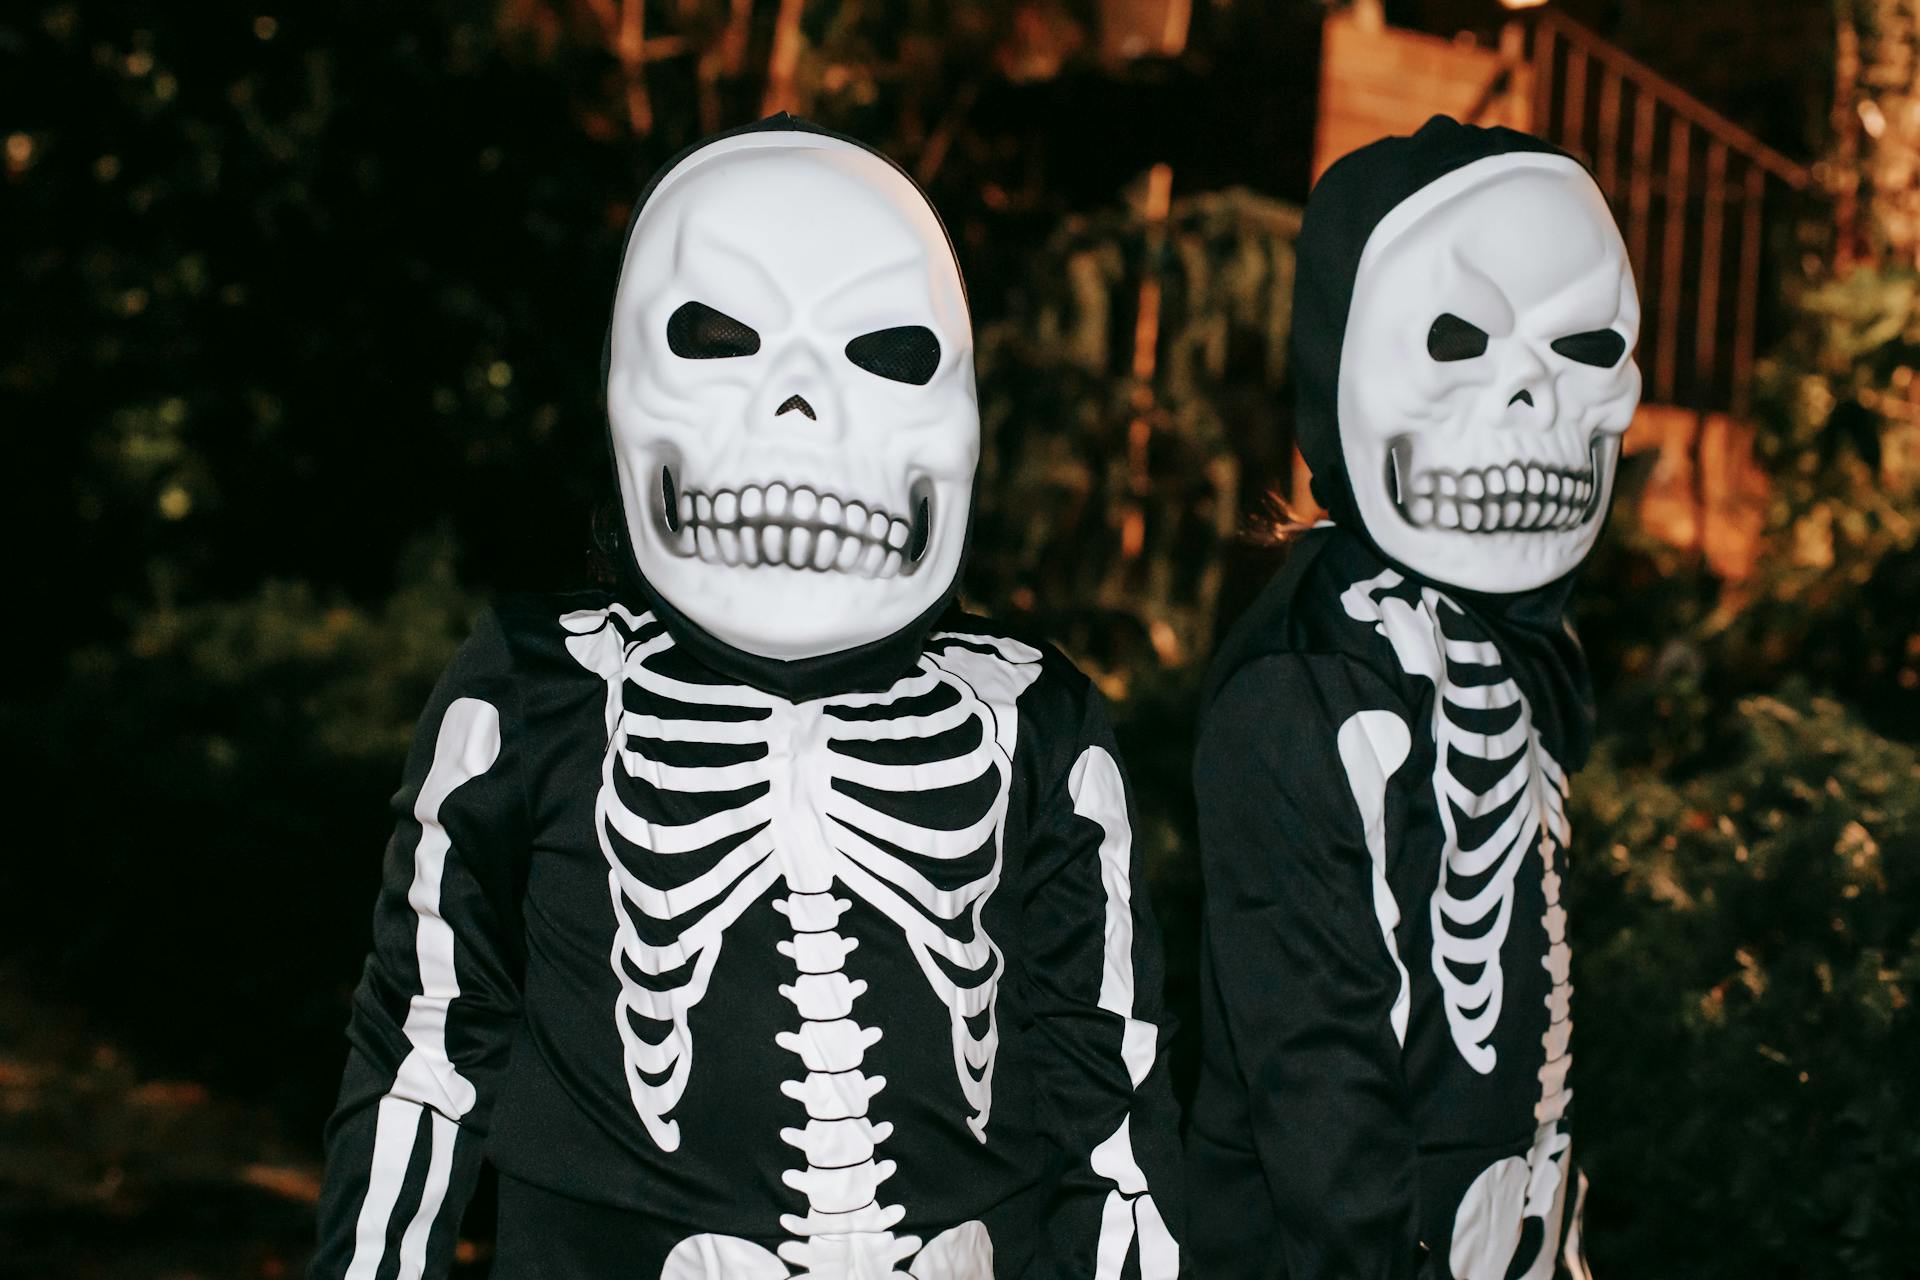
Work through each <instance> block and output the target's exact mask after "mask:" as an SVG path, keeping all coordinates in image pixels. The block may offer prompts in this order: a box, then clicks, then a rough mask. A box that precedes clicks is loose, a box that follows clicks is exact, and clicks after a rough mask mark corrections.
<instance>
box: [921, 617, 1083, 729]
mask: <svg viewBox="0 0 1920 1280" xmlns="http://www.w3.org/2000/svg"><path fill="white" fill-rule="evenodd" d="M927 649H928V652H929V653H932V654H934V655H936V660H937V661H939V662H941V664H942V665H943V666H948V667H949V669H952V668H953V658H954V650H956V649H957V650H961V651H964V652H970V653H975V654H978V655H980V656H981V657H982V658H985V659H987V660H988V662H989V663H990V666H991V668H996V669H997V671H996V672H995V674H996V676H997V677H998V678H1001V679H1004V680H1005V681H1006V683H1005V684H1004V685H1003V686H1002V687H1003V688H1004V689H1005V690H1006V693H1007V694H1008V695H1011V698H1010V700H1011V701H1012V702H1013V704H1014V706H1015V708H1016V710H1017V713H1018V718H1017V722H1016V729H1017V740H1016V741H1017V746H1018V749H1019V752H1020V754H1022V755H1025V756H1028V757H1035V756H1050V755H1052V754H1054V753H1055V752H1061V753H1065V752H1068V751H1076V752H1077V751H1078V749H1079V747H1078V746H1076V745H1075V744H1080V745H1084V741H1083V740H1084V739H1085V737H1086V736H1087V733H1088V729H1089V724H1090V722H1092V721H1096V720H1097V721H1098V723H1099V724H1100V725H1101V726H1102V727H1103V728H1104V725H1105V719H1106V701H1105V699H1104V698H1103V697H1102V696H1101V694H1100V690H1099V688H1098V687H1097V686H1096V685H1095V684H1094V682H1093V681H1092V679H1090V678H1089V677H1088V676H1087V674H1086V673H1085V672H1083V671H1081V670H1080V668H1079V667H1077V666H1075V665H1074V662H1073V660H1072V659H1071V658H1069V657H1067V656H1066V654H1064V653H1062V652H1061V651H1060V650H1059V649H1058V648H1056V647H1054V646H1053V645H1052V644H1050V643H1048V642H1047V641H1046V640H1044V639H1042V638H1041V637H1040V636H1039V635H1038V634H1037V633H1035V632H1034V631H1033V630H1031V629H1030V628H1027V627H1024V626H1021V625H1018V624H1011V623H1006V622H1002V621H1000V620H999V619H996V618H988V617H983V616H981V615H979V614H974V613H965V612H962V611H960V610H958V609H955V610H952V611H950V612H949V613H947V614H946V615H945V616H944V617H943V618H942V619H941V620H940V624H939V625H938V626H936V627H935V628H934V630H933V633H932V635H930V636H929V637H928V639H927ZM981 678H986V672H985V671H984V670H983V671H982V672H981Z"/></svg>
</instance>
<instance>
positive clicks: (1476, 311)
mask: <svg viewBox="0 0 1920 1280" xmlns="http://www.w3.org/2000/svg"><path fill="white" fill-rule="evenodd" d="M1348 315H1349V319H1348V325H1347V331H1346V335H1345V337H1344V339H1343V344H1342V347H1341V356H1340V403H1339V413H1340V438H1341V449H1342V451H1343V454H1344V461H1345V465H1346V469H1347V477H1348V481H1349V483H1350V484H1351V485H1352V488H1353V495H1354V500H1355V502H1356V503H1357V505H1358V507H1359V510H1360V515H1361V518H1362V519H1363V520H1364V521H1365V522H1366V526H1367V531H1368V532H1369V533H1370V534H1371V535H1372V536H1373V540H1374V542H1375V543H1376V544H1377V545H1378V546H1379V547H1380V549H1381V550H1382V551H1384V552H1385V553H1386V554H1387V555H1389V556H1391V557H1393V558H1394V559H1395V560H1398V561H1400V562H1401V563H1402V564H1404V565H1406V566H1408V567H1409V568H1411V569H1413V570H1415V571H1416V572H1418V573H1421V574H1423V575H1425V576H1427V577H1429V578H1432V579H1434V580H1435V581H1437V582H1440V583H1443V584H1447V585H1450V586H1456V587H1462V588H1465V589H1467V590H1471V591H1487V592H1501V593H1506V592H1517V591H1527V590H1531V589H1532V588H1534V587H1538V586H1542V585H1544V584H1546V583H1549V582H1552V581H1554V580H1555V579H1557V578H1560V577H1562V576H1564V575H1565V574H1566V573H1568V572H1569V571H1570V570H1572V569H1573V568H1574V567H1575V566H1576V565H1578V564H1579V563H1580V561H1581V560H1582V559H1584V558H1585V557H1586V555H1587V552H1588V551H1590V550H1591V549H1592V547H1593V542H1594V539H1595V538H1596V537H1597V536H1598V534H1599V531H1600V525H1601V518H1602V516H1603V515H1604V513H1605V512H1606V509H1607V503H1608V500H1609V499H1610V498H1611V496H1612V490H1613V482H1614V473H1615V470H1616V464H1617V462H1618V459H1619V445H1620V436H1621V433H1623V432H1624V431H1625V430H1626V429H1627V424H1628V423H1629V422H1630V421H1631V420H1632V418H1633V411H1634V406H1635V405H1636V404H1637V403H1638V401H1639V398H1640V371H1639V369H1638V368H1637V367H1636V366H1635V365H1634V363H1633V359H1632V354H1631V353H1632V351H1633V345H1634V341H1635V339H1636V338H1637V337H1638V335H1639V327H1640V302H1639V297H1638V295H1637V294H1636V293H1635V291H1634V286H1633V273H1632V270H1631V268H1630V267H1629V265H1628V262H1627V255H1626V249H1625V246H1624V245H1623V244H1622V243H1621V239H1620V233H1619V230H1618V228H1616V227H1615V225H1614V222H1613V217H1612V215H1611V214H1610V213H1609V212H1608V210H1607V206H1606V202H1605V201H1604V200H1603V199H1602V198H1601V195H1600V192H1599V189H1598V188H1597V187H1596V186H1595V185H1594V183H1593V180H1592V178H1590V177H1589V176H1588V175H1587V173H1586V171H1585V170H1583V169H1582V168H1581V167H1580V166H1579V165H1578V164H1576V163H1575V162H1574V161H1572V160H1570V159H1567V158H1566V157H1564V156H1555V155H1548V154H1544V153H1519V154H1508V155H1500V156H1494V157H1490V158H1488V159H1484V160H1480V161H1476V162H1475V163H1473V164H1470V165H1467V166H1465V167H1463V168H1461V169H1457V170H1455V171H1453V172H1452V173H1449V174H1447V175H1446V176H1445V177H1443V178H1441V179H1439V180H1437V181H1435V182H1433V183H1431V184H1429V185H1428V186H1426V187H1423V188H1422V189H1421V190H1420V191H1419V192H1418V193H1416V194H1415V195H1414V196H1412V197H1410V198H1409V199H1407V200H1406V201H1404V202H1402V203H1401V204H1399V205H1397V206H1395V208H1394V209H1393V211H1392V212H1391V213H1390V214H1388V216H1387V217H1385V218H1383V219H1382V220H1381V221H1380V223H1379V225H1378V226H1377V227H1375V228H1374V231H1373V233H1372V235H1371V236H1370V237H1369V238H1368V241H1367V245H1366V249H1365V251H1364V252H1363V253H1362V255H1361V259H1360V266H1359V270H1358V273H1357V275H1356V278H1355V280H1354V290H1353V300H1352V305H1351V308H1350V310H1349V313H1348Z"/></svg>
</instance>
